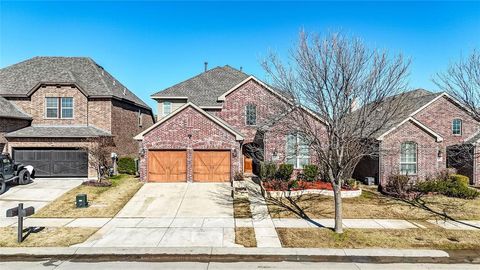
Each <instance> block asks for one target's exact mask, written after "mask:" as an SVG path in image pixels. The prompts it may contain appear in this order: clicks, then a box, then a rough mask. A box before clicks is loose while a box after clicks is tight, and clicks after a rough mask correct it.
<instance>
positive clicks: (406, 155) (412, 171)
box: [400, 142, 417, 175]
mask: <svg viewBox="0 0 480 270" xmlns="http://www.w3.org/2000/svg"><path fill="white" fill-rule="evenodd" d="M400 173H401V174H404V175H416V174H417V144H416V143H415V142H404V143H402V145H401V149H400Z"/></svg>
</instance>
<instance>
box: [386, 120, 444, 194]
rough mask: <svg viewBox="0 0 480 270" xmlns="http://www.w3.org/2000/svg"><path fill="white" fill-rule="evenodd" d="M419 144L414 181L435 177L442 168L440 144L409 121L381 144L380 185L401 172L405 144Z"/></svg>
mask: <svg viewBox="0 0 480 270" xmlns="http://www.w3.org/2000/svg"><path fill="white" fill-rule="evenodd" d="M410 141H411V142H415V143H417V175H416V176H411V177H412V179H413V180H416V179H425V177H427V176H429V175H434V174H435V173H436V172H437V171H438V170H439V169H441V168H442V167H441V166H442V165H441V164H442V163H443V161H438V155H437V154H438V149H439V147H440V144H439V143H437V142H436V139H435V138H434V137H432V136H431V135H430V134H428V133H426V132H425V131H424V130H423V129H421V128H420V127H418V126H417V125H415V124H414V123H412V122H410V121H408V122H406V123H404V124H403V125H402V126H400V127H399V128H397V129H396V130H394V131H393V132H392V133H390V134H388V135H387V136H386V137H385V138H384V140H383V141H382V142H381V143H380V183H381V184H382V185H384V184H385V183H386V181H387V180H388V177H389V176H390V175H391V174H398V173H399V172H400V151H401V148H400V147H401V144H402V143H403V142H410Z"/></svg>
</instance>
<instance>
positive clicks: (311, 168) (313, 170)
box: [302, 164, 318, 182]
mask: <svg viewBox="0 0 480 270" xmlns="http://www.w3.org/2000/svg"><path fill="white" fill-rule="evenodd" d="M303 176H304V178H305V180H306V181H309V182H313V181H315V180H317V177H318V166H317V165H314V164H309V165H305V166H304V167H303ZM302 180H303V179H302Z"/></svg>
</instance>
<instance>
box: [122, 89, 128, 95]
mask: <svg viewBox="0 0 480 270" xmlns="http://www.w3.org/2000/svg"><path fill="white" fill-rule="evenodd" d="M123 95H124V96H126V95H127V88H126V87H124V88H123Z"/></svg>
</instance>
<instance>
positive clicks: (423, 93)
mask: <svg viewBox="0 0 480 270" xmlns="http://www.w3.org/2000/svg"><path fill="white" fill-rule="evenodd" d="M443 94H444V93H433V92H430V91H427V90H425V89H416V90H413V91H409V92H405V93H402V94H399V95H396V96H393V97H390V98H387V99H386V100H385V101H384V105H383V106H390V105H391V103H392V102H402V103H403V104H402V106H401V110H400V111H399V112H397V113H396V114H395V116H394V117H392V119H390V121H389V122H388V123H387V124H386V125H385V126H384V127H382V128H381V129H380V130H379V131H377V132H376V133H375V134H376V135H375V136H376V137H377V138H379V139H382V138H383V136H385V135H386V134H387V133H389V132H391V131H392V130H394V129H395V128H397V127H398V126H400V125H401V124H403V123H404V122H406V121H407V120H408V118H409V117H411V116H413V115H415V114H416V113H417V112H418V111H420V110H422V109H423V108H424V107H426V106H427V105H429V104H430V103H431V102H433V101H435V100H436V99H437V98H439V97H440V96H442V95H443ZM367 106H368V105H367ZM378 117H383V114H382V113H379V115H378ZM372 121H375V116H372Z"/></svg>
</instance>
